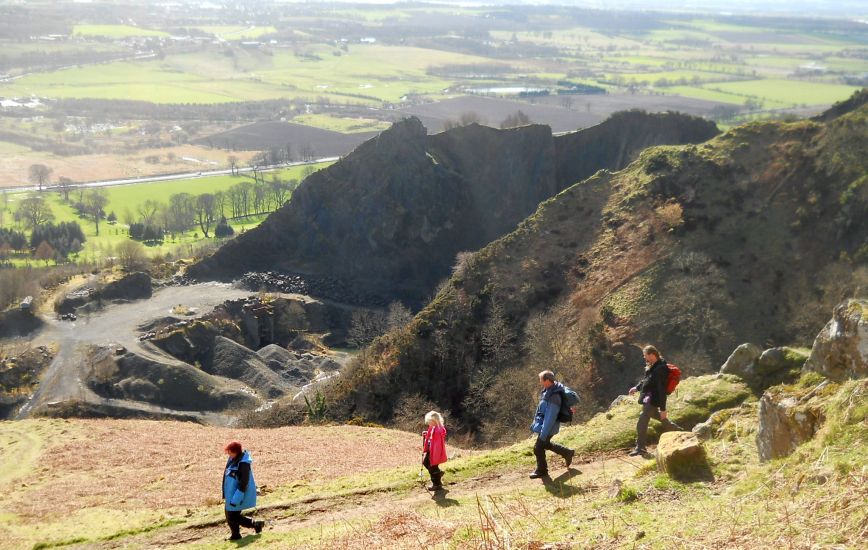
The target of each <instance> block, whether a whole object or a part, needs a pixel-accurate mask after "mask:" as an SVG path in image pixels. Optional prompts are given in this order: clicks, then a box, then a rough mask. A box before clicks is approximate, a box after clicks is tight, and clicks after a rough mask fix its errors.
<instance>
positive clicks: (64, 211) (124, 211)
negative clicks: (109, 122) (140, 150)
mask: <svg viewBox="0 0 868 550" xmlns="http://www.w3.org/2000/svg"><path fill="white" fill-rule="evenodd" d="M327 165H328V163H321V164H314V165H309V166H294V167H291V168H285V169H281V170H277V171H273V172H268V173H266V179H272V178H273V177H274V178H278V179H279V180H282V181H291V180H300V179H302V178H303V177H304V175H305V174H306V173H308V172H310V170H316V169H320V168H323V167H325V166H327ZM244 181H247V182H252V181H253V180H252V178H251V177H249V176H231V175H226V176H205V177H199V178H190V179H182V180H173V181H164V182H154V183H139V184H131V185H119V186H112V187H105V188H103V191H104V192H105V195H106V198H107V199H108V201H107V203H106V206H105V208H104V210H105V213H106V214H107V215H108V214H109V213H115V215H116V216H117V217H118V218H119V222H118V223H117V224H109V223H106V221H105V220H103V221H102V222H101V223H100V234H99V235H96V228H95V225H94V223H93V222H92V221H91V220H90V219H85V218H81V217H79V216H78V215H77V214H76V212H75V210H74V209H73V207H72V206H71V204H69V203H65V202H63V200H61V196H60V194H58V193H43V194H42V196H44V197H45V200H46V201H47V204H48V205H49V206H50V207H51V210H52V213H53V215H54V220H55V222H56V223H57V222H68V221H77V222H79V224H80V225H81V226H82V229H83V230H84V233H85V236H86V238H87V241H86V243H85V248H84V250H83V251H82V253H81V254H80V255H79V256H80V257H79V259H81V260H91V259H99V258H101V257H104V256H107V255H111V251H112V250H113V248H114V247H115V246H117V245H118V244H119V243H121V242H124V241H126V240H128V239H129V237H128V234H127V226H126V225H125V223H124V221H125V218H126V217H127V216H129V217H130V218H132V219H136V218H137V217H138V212H139V209H140V207H141V206H142V205H143V204H144V203H145V201H147V200H158V201H165V200H167V199H168V198H169V196H170V195H173V194H176V193H189V194H190V195H193V196H197V195H201V194H204V193H212V194H213V193H218V192H225V191H226V190H228V189H229V188H230V187H232V186H233V185H236V184H238V183H241V182H244ZM78 194H79V192H78V191H73V192H72V193H71V194H70V195H71V197H72V199H73V200H75V198H76V196H77V195H78ZM36 195H37V193H35V192H34V193H23V192H12V193H8V195H6V197H5V199H6V200H8V206H7V208H6V209H5V212H4V215H3V216H2V218H0V222H2V224H0V227H9V228H14V229H22V227H21V226H20V224H19V223H16V222H15V220H14V217H13V215H12V213H13V212H14V211H15V210H16V208H17V206H18V204H19V203H20V201H22V200H23V199H25V198H27V197H32V196H36ZM0 209H3V204H0ZM223 215H225V216H227V217H230V216H231V212H230V211H229V210H228V208H227V210H226V211H225V212H224V213H223ZM264 218H265V216H264V215H253V216H247V217H244V218H239V219H234V220H230V223H231V225H232V227H233V228H234V229H235V230H236V231H246V230H247V229H250V228H252V227H255V226H257V225H258V224H259V223H261V222H262V220H263V219H264ZM201 238H202V236H201V234H200V231H198V230H197V229H195V228H194V229H191V230H189V231H185V232H180V233H177V234H173V235H172V236H171V237H169V238H167V239H166V240H165V241H164V242H163V243H162V244H160V245H158V246H149V247H148V250H149V251H150V253H151V254H160V253H163V254H164V253H166V252H168V251H170V250H172V249H174V248H176V247H177V246H178V245H190V244H194V243H196V242H198V241H200V240H201ZM26 261H27V260H23V259H19V260H18V261H16V262H15V263H17V264H23V263H26Z"/></svg>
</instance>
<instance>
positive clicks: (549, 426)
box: [530, 382, 564, 441]
mask: <svg viewBox="0 0 868 550" xmlns="http://www.w3.org/2000/svg"><path fill="white" fill-rule="evenodd" d="M563 395H564V385H563V384H561V383H560V382H555V383H554V384H553V385H552V386H551V387H550V388H548V389H544V390H542V391H541V392H540V398H539V405H537V407H536V414H535V415H534V417H533V424H531V426H530V431H532V432H533V433H537V434H539V437H540V439H542V440H544V441H548V440H549V438H551V437H552V436H553V435H555V434H556V433H558V432H559V431H560V430H561V424H560V422H558V412H560V410H561V398H562V397H563Z"/></svg>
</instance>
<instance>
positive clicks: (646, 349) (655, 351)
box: [642, 346, 660, 359]
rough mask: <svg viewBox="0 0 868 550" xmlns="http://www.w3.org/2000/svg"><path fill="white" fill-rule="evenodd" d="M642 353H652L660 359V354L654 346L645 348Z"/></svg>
mask: <svg viewBox="0 0 868 550" xmlns="http://www.w3.org/2000/svg"><path fill="white" fill-rule="evenodd" d="M642 353H650V354H651V355H653V356H655V357H656V358H657V359H660V352H659V351H657V348H655V347H654V346H645V347H644V348H642Z"/></svg>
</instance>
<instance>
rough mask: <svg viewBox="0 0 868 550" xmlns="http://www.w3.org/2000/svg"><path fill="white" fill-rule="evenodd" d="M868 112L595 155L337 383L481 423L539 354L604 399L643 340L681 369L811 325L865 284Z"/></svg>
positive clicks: (497, 413)
mask: <svg viewBox="0 0 868 550" xmlns="http://www.w3.org/2000/svg"><path fill="white" fill-rule="evenodd" d="M862 97H863V98H864V96H862ZM866 130H868V106H866V105H864V104H862V105H859V104H858V103H854V104H853V105H852V106H851V109H850V110H849V112H846V113H845V114H841V115H840V116H839V117H837V118H833V119H831V120H829V121H827V122H820V121H809V120H805V121H798V122H793V123H751V124H747V125H744V126H741V127H738V128H735V129H733V130H731V131H729V132H727V133H725V134H723V135H721V136H719V137H717V138H715V139H713V140H711V141H709V142H707V143H704V144H702V145H684V146H665V147H653V148H650V149H647V150H645V151H644V152H643V153H642V154H641V155H640V157H639V159H638V160H637V161H636V162H634V163H633V164H631V165H630V166H628V167H627V168H626V169H624V170H622V171H621V172H617V173H609V172H606V171H601V172H599V173H597V174H596V175H595V176H593V177H591V178H589V179H587V180H585V181H584V182H581V183H579V184H576V185H574V186H573V187H570V188H569V189H566V190H565V191H563V192H561V193H560V194H558V195H556V196H555V197H553V198H551V199H550V200H548V201H546V202H544V203H543V204H542V205H541V206H540V207H539V209H538V210H537V212H536V213H534V214H533V215H532V216H530V217H529V218H527V219H526V220H525V221H524V222H522V224H521V225H520V226H519V227H518V229H517V230H515V231H514V232H512V233H510V234H509V235H507V236H505V237H503V238H501V239H499V240H497V241H495V242H493V243H492V244H490V245H488V246H486V247H485V248H483V249H482V250H480V251H479V252H477V253H475V254H473V255H470V256H467V257H465V258H464V259H463V261H462V263H461V264H460V265H459V266H457V267H456V270H455V273H454V275H453V276H452V278H451V279H450V280H449V282H448V283H447V284H446V285H444V286H443V287H442V290H441V291H440V293H439V294H438V295H437V296H436V297H435V298H434V299H433V301H432V302H431V303H430V304H428V306H427V307H425V309H423V310H422V311H421V312H420V313H419V315H418V316H417V317H416V319H415V320H414V321H413V323H412V324H411V325H410V326H408V327H406V328H405V329H402V330H398V331H395V332H393V333H391V334H388V335H386V336H385V337H384V338H382V339H381V340H380V341H378V342H377V343H375V345H374V346H373V348H372V350H371V353H369V354H368V355H367V356H365V358H366V359H367V361H361V360H360V361H357V362H356V364H355V368H353V369H351V371H350V372H349V374H348V375H347V376H346V377H345V378H344V379H343V381H342V385H341V386H340V387H338V388H337V389H336V391H335V395H334V399H335V400H337V401H340V402H342V403H343V404H344V405H343V406H342V407H341V409H342V410H345V411H347V414H348V415H349V416H352V415H359V416H362V417H367V418H370V419H375V420H378V421H386V420H389V419H390V418H392V415H393V410H394V409H395V408H396V407H397V408H400V405H401V402H402V400H403V399H409V398H411V397H412V396H414V395H417V394H418V395H421V396H422V397H424V398H425V399H427V400H429V401H430V402H433V403H434V404H436V405H437V406H439V407H442V408H445V409H448V410H450V411H451V413H452V414H453V417H454V418H455V419H456V420H458V421H459V422H461V423H463V424H464V427H466V428H467V429H469V430H473V431H479V432H482V433H483V435H485V436H486V437H489V438H494V437H502V435H501V434H502V433H503V431H504V430H505V429H507V430H508V429H509V428H508V426H509V425H510V424H511V423H510V422H509V421H508V420H509V419H511V418H514V417H516V416H517V417H521V416H524V415H526V414H528V413H529V411H528V410H527V408H528V406H529V405H526V404H527V403H528V402H529V401H530V400H529V396H530V395H532V394H533V392H534V391H535V390H534V385H535V375H536V373H537V372H539V371H540V370H542V369H543V368H554V370H555V371H556V372H558V373H559V375H560V376H561V378H562V379H564V380H565V381H567V382H568V383H570V384H572V385H574V386H576V387H579V388H581V389H582V390H583V392H584V393H585V395H586V397H587V399H588V400H589V401H591V402H592V403H593V402H594V401H596V402H598V403H607V402H608V400H610V399H611V398H612V397H614V396H615V395H617V394H618V393H619V392H621V391H623V390H624V389H625V388H626V387H629V385H630V384H632V382H633V381H634V379H635V378H636V377H637V376H638V375H639V374H640V373H641V365H642V363H641V357H640V356H639V353H638V348H637V347H636V346H637V345H641V344H644V343H646V342H653V343H655V344H657V345H659V346H660V348H661V349H662V350H663V353H664V355H666V356H667V357H668V358H669V359H670V360H672V361H674V362H675V363H676V364H679V365H680V366H682V368H684V369H685V372H686V374H687V375H695V374H700V373H704V372H711V371H712V370H716V369H717V367H719V366H720V365H721V364H722V362H723V360H724V359H725V358H726V357H727V355H728V354H729V353H730V352H731V351H732V349H733V348H734V347H735V345H737V344H739V343H741V342H744V341H754V342H758V343H761V344H763V345H767V346H771V345H787V344H790V343H793V342H800V341H808V340H809V339H810V338H812V337H813V335H814V334H816V332H817V330H819V328H820V327H821V326H822V325H823V324H824V323H825V320H826V319H825V318H826V316H827V312H828V311H829V310H830V309H831V307H832V305H834V303H835V302H836V301H837V300H838V298H839V296H840V293H841V292H845V293H852V292H854V291H855V290H856V289H858V288H864V287H865V285H866V284H868V248H866V246H865V242H866V239H868V195H866V186H865V182H866V180H865V177H864V174H865V173H866V172H868V165H866V160H865V159H866V158H868V143H866V141H865V139H864V136H865V132H866ZM486 432H487V434H486Z"/></svg>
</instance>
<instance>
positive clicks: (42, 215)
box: [17, 197, 54, 229]
mask: <svg viewBox="0 0 868 550" xmlns="http://www.w3.org/2000/svg"><path fill="white" fill-rule="evenodd" d="M17 213H18V215H19V216H20V217H21V219H22V220H24V224H25V225H26V226H27V227H28V228H29V229H33V228H35V227H39V226H40V225H43V224H46V223H48V222H50V221H53V220H54V212H52V211H51V207H50V206H48V203H47V202H46V201H45V200H44V199H43V198H42V197H27V198H26V199H23V200H22V201H21V202H19V203H18V210H17Z"/></svg>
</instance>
